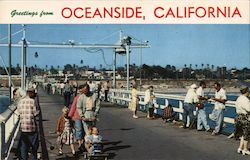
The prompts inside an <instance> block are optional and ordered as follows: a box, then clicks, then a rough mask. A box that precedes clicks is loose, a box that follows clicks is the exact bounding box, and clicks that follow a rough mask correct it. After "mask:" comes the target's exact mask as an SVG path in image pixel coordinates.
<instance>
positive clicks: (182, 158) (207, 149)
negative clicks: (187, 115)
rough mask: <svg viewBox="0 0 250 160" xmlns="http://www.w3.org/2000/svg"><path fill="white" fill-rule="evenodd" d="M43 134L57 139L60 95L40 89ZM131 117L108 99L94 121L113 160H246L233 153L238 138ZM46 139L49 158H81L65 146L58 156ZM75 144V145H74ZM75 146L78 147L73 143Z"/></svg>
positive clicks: (51, 140) (56, 150)
mask: <svg viewBox="0 0 250 160" xmlns="http://www.w3.org/2000/svg"><path fill="white" fill-rule="evenodd" d="M39 98H40V106H41V111H42V116H43V127H44V134H45V138H46V139H47V140H49V141H50V142H51V143H52V144H55V142H56V137H57V136H56V134H55V127H56V121H57V118H58V117H59V116H60V114H61V109H62V107H63V98H62V97H60V96H58V95H47V94H46V93H45V92H43V91H42V90H40V91H39ZM139 117H140V118H139V119H133V118H132V115H131V112H130V111H129V110H128V109H126V108H122V107H119V106H116V105H113V104H110V103H102V108H101V111H100V115H99V121H98V123H97V126H98V128H99V129H100V134H101V135H102V136H103V137H104V141H105V142H106V144H105V146H104V150H105V152H107V153H110V159H115V160H167V159H168V160H238V159H239V160H247V159H249V158H250V156H242V155H240V154H237V153H236V149H237V147H238V143H239V141H235V140H234V139H227V137H226V136H224V135H219V136H211V133H206V132H198V131H196V130H189V129H180V128H178V126H176V125H172V124H165V123H163V121H162V120H161V119H157V120H147V119H145V114H144V113H142V112H140V113H139ZM50 145H51V144H49V142H46V146H47V151H48V156H49V159H58V160H60V159H65V160H68V159H83V157H82V156H81V155H80V156H79V157H73V156H72V154H71V152H70V149H69V147H68V146H65V147H64V155H63V156H57V153H58V149H57V148H55V149H54V150H50V149H49V147H50ZM76 146H77V145H76ZM76 148H77V147H76Z"/></svg>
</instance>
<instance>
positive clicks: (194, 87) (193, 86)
mask: <svg viewBox="0 0 250 160" xmlns="http://www.w3.org/2000/svg"><path fill="white" fill-rule="evenodd" d="M190 88H192V89H196V88H198V87H197V85H196V84H192V85H191V86H190Z"/></svg>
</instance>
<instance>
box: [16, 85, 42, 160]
mask: <svg viewBox="0 0 250 160" xmlns="http://www.w3.org/2000/svg"><path fill="white" fill-rule="evenodd" d="M34 92H35V90H34V89H33V88H32V89H28V90H27V96H26V97H25V98H23V99H21V100H20V101H19V103H18V105H17V114H18V115H19V116H20V123H21V157H22V159H23V160H27V159H28V151H29V149H30V148H31V159H32V160H36V159H37V149H38V134H37V125H36V119H35V116H37V115H38V111H37V107H36V103H35V100H34V99H32V97H33V95H34V94H33V93H34Z"/></svg>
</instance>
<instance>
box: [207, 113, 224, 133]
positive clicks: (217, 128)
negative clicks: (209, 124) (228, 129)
mask: <svg viewBox="0 0 250 160" xmlns="http://www.w3.org/2000/svg"><path fill="white" fill-rule="evenodd" d="M209 118H210V119H211V120H213V121H215V123H216V126H215V128H214V132H215V133H219V132H220V130H221V128H222V124H223V118H224V110H223V109H214V110H213V111H212V113H211V114H210V115H209Z"/></svg>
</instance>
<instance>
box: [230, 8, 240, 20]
mask: <svg viewBox="0 0 250 160" xmlns="http://www.w3.org/2000/svg"><path fill="white" fill-rule="evenodd" d="M235 15H238V16H239V17H241V14H240V11H239V9H238V7H236V8H235V10H234V13H233V14H232V18H233V17H234V16H235Z"/></svg>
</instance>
